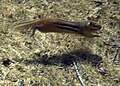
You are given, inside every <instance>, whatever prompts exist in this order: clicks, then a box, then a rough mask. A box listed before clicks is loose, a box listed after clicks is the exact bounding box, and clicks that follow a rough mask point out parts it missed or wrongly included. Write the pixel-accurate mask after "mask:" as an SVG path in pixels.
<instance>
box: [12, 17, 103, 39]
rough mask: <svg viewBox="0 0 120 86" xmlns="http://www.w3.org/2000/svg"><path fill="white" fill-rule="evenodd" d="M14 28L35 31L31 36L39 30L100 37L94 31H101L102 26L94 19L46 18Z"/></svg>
mask: <svg viewBox="0 0 120 86" xmlns="http://www.w3.org/2000/svg"><path fill="white" fill-rule="evenodd" d="M13 28H14V30H18V31H20V32H21V33H27V32H29V31H31V30H32V31H33V32H32V34H31V36H33V35H34V34H35V31H36V30H38V31H40V32H44V33H48V32H56V33H73V34H80V35H83V36H85V37H89V38H91V37H99V35H98V34H94V33H96V32H97V31H99V30H100V29H101V28H102V27H101V25H99V24H97V23H95V22H92V21H83V22H71V21H66V20H62V19H52V18H45V19H40V20H36V21H33V22H25V23H23V24H19V25H16V26H14V27H13Z"/></svg>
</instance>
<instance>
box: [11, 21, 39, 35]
mask: <svg viewBox="0 0 120 86" xmlns="http://www.w3.org/2000/svg"><path fill="white" fill-rule="evenodd" d="M40 23H41V22H40V20H38V21H30V22H23V23H21V24H17V25H13V26H12V27H13V30H15V31H19V32H21V33H26V32H28V31H29V30H30V29H31V28H32V29H34V28H33V27H35V26H38V25H40Z"/></svg>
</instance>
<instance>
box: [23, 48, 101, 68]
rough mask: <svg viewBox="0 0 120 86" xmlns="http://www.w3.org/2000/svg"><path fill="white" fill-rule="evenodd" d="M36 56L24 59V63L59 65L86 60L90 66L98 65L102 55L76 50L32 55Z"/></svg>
mask: <svg viewBox="0 0 120 86" xmlns="http://www.w3.org/2000/svg"><path fill="white" fill-rule="evenodd" d="M35 56H37V57H38V58H37V59H32V60H25V61H24V63H25V64H27V65H29V64H44V65H59V66H69V65H71V64H72V63H73V61H76V62H79V61H80V62H85V61H87V62H88V63H90V64H91V65H92V66H99V65H100V63H102V62H103V61H102V57H101V56H98V55H96V54H92V53H91V52H89V51H85V50H77V51H73V52H70V53H67V54H62V55H58V56H55V55H54V56H50V57H49V56H48V55H47V54H45V55H43V56H40V55H38V54H36V55H34V56H33V57H35ZM30 58H31V57H30Z"/></svg>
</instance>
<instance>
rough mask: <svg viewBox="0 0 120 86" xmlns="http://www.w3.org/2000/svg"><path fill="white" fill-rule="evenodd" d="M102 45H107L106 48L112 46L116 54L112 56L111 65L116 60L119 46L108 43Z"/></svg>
mask: <svg viewBox="0 0 120 86" xmlns="http://www.w3.org/2000/svg"><path fill="white" fill-rule="evenodd" d="M104 44H105V45H108V46H112V47H113V48H115V50H116V54H115V56H114V57H113V59H112V64H113V63H115V60H116V58H117V56H118V53H119V49H120V45H118V44H113V43H110V42H105V43H104Z"/></svg>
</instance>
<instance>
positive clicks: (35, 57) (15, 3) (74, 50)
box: [0, 0, 120, 86]
mask: <svg viewBox="0 0 120 86" xmlns="http://www.w3.org/2000/svg"><path fill="white" fill-rule="evenodd" d="M48 17H51V18H60V19H65V20H69V21H83V20H92V21H94V22H97V23H99V24H100V25H101V26H102V30H101V31H99V34H100V35H101V37H99V38H86V37H83V36H81V35H76V34H66V33H41V32H38V31H37V32H36V34H35V36H34V37H30V36H28V35H26V34H21V33H19V32H16V31H14V30H13V29H12V28H13V27H12V25H13V24H14V23H16V22H17V23H22V22H25V21H31V20H37V19H41V18H48ZM114 57H116V59H115V61H114V62H112V59H113V58H114ZM72 60H76V62H77V66H78V69H79V71H80V73H81V76H82V79H83V81H84V83H85V84H86V86H120V0H0V86H81V84H80V82H79V80H78V77H77V76H76V72H75V69H74V66H73V65H72Z"/></svg>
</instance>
